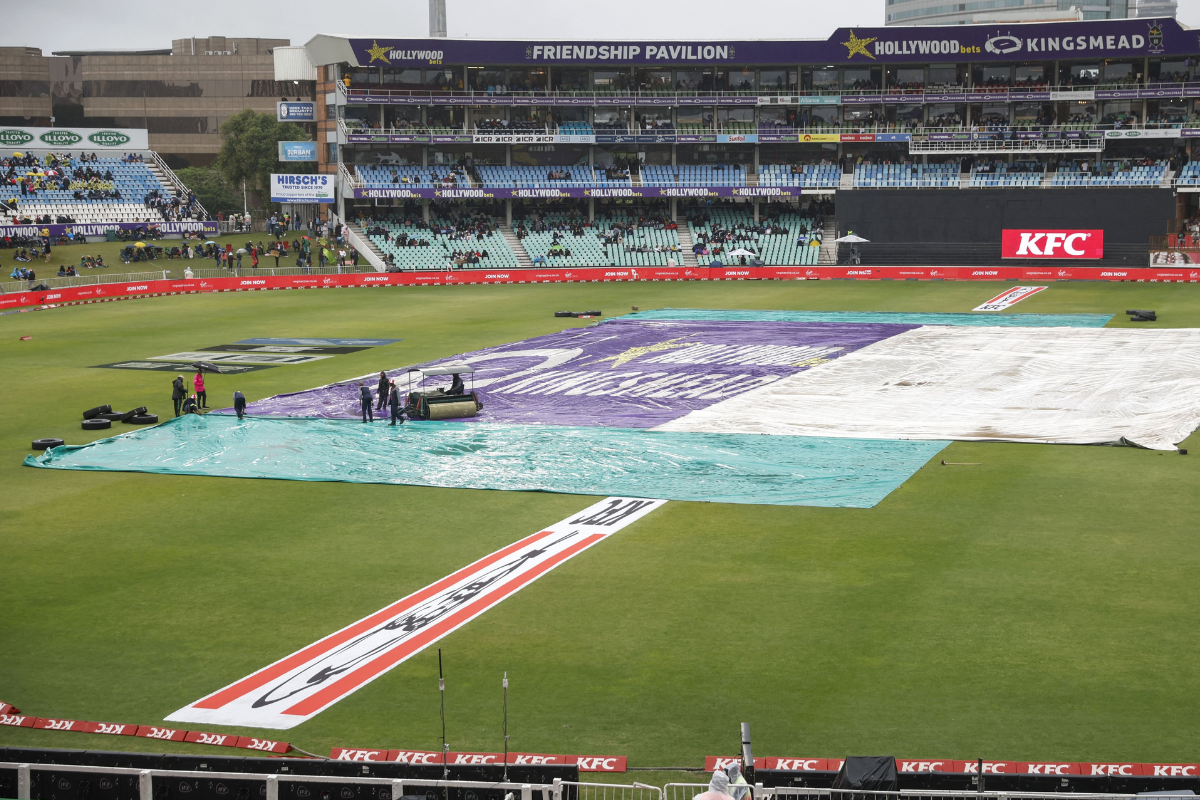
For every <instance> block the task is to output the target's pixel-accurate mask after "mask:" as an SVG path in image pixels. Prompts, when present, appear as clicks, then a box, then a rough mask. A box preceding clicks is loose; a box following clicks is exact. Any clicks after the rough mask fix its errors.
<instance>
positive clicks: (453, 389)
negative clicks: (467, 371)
mask: <svg viewBox="0 0 1200 800" xmlns="http://www.w3.org/2000/svg"><path fill="white" fill-rule="evenodd" d="M464 388H465V386H464V385H463V379H462V376H461V375H459V374H458V373H457V372H456V373H454V374H453V375H452V376H451V377H450V388H449V389H447V390H446V394H462V393H463V389H464Z"/></svg>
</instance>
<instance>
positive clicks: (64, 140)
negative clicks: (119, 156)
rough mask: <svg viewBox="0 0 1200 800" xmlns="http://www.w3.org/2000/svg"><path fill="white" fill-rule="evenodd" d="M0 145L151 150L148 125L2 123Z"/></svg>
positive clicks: (40, 148) (31, 148)
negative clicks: (27, 125) (18, 125)
mask: <svg viewBox="0 0 1200 800" xmlns="http://www.w3.org/2000/svg"><path fill="white" fill-rule="evenodd" d="M0 148H3V149H16V150H88V151H92V150H95V151H96V152H97V154H99V153H101V152H103V151H105V150H118V151H128V150H149V149H150V136H149V134H147V132H146V129H145V128H120V129H116V130H114V129H112V128H15V127H12V128H10V127H6V126H2V125H0Z"/></svg>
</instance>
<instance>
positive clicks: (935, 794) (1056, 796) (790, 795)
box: [754, 776, 1193, 800]
mask: <svg viewBox="0 0 1200 800" xmlns="http://www.w3.org/2000/svg"><path fill="white" fill-rule="evenodd" d="M986 780H987V777H986V776H985V777H984V781H985V783H984V785H985V786H986V785H987V784H986ZM754 794H755V800H766V799H767V798H770V800H794V799H798V798H806V799H807V798H811V800H1065V798H1070V800H1120V799H1121V798H1135V797H1138V796H1139V795H1136V794H1116V793H1112V794H1106V793H1099V792H1070V793H1068V792H1020V791H1017V792H1010V791H1000V792H995V791H993V792H988V791H983V792H980V791H976V790H951V789H945V790H942V789H905V790H902V791H898V792H880V791H863V790H861V789H821V788H813V787H807V786H776V787H773V788H767V789H763V788H761V787H755V791H754ZM1156 794H1158V793H1156ZM1161 794H1162V795H1165V796H1171V795H1170V793H1168V792H1163V793H1161ZM1176 796H1178V797H1183V796H1188V797H1191V796H1193V795H1190V794H1187V795H1185V794H1184V793H1183V792H1181V793H1180V794H1179V795H1176Z"/></svg>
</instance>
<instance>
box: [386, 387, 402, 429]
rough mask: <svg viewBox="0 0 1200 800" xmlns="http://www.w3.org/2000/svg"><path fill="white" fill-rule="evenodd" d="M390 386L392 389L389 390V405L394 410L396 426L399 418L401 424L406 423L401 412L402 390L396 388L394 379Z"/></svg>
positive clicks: (393, 415) (393, 418) (393, 425)
mask: <svg viewBox="0 0 1200 800" xmlns="http://www.w3.org/2000/svg"><path fill="white" fill-rule="evenodd" d="M388 388H389V389H390V390H391V391H389V392H388V407H389V409H390V410H391V412H392V413H391V416H392V427H393V428H394V427H396V421H397V420H399V421H400V424H401V425H403V424H404V416H403V415H402V414H401V413H400V390H399V389H397V388H396V384H395V382H394V381H393V382H392V383H391V385H390V386H389V387H388Z"/></svg>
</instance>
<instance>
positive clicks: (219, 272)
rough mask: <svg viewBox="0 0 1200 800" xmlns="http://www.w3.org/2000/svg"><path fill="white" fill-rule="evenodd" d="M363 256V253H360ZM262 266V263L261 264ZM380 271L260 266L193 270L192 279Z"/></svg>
mask: <svg viewBox="0 0 1200 800" xmlns="http://www.w3.org/2000/svg"><path fill="white" fill-rule="evenodd" d="M359 255H360V256H362V252H361V251H360V252H359ZM259 263H260V265H261V263H262V262H259ZM378 271H379V270H377V269H375V267H373V266H372V265H371V264H369V263H367V264H359V265H358V266H357V267H355V266H341V267H339V266H337V265H336V264H335V265H333V266H329V267H316V266H314V267H312V268H308V267H264V266H259V268H258V269H253V268H251V267H249V266H243V267H242V268H241V269H232V270H230V269H220V268H216V267H214V268H211V269H206V268H203V267H202V268H199V269H195V268H193V269H192V277H193V278H196V279H201V278H261V277H268V278H269V277H274V276H276V275H281V276H297V275H362V274H366V273H374V272H378Z"/></svg>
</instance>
